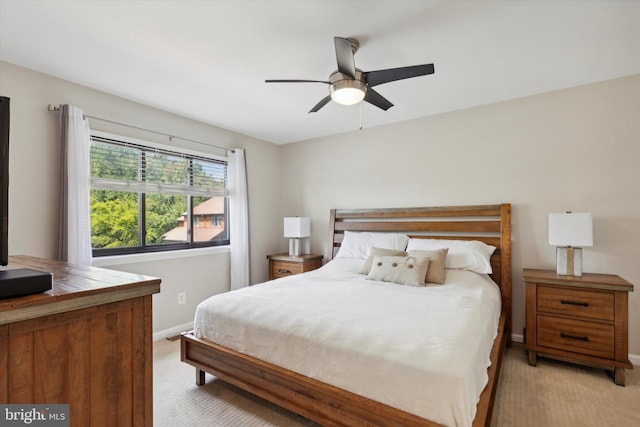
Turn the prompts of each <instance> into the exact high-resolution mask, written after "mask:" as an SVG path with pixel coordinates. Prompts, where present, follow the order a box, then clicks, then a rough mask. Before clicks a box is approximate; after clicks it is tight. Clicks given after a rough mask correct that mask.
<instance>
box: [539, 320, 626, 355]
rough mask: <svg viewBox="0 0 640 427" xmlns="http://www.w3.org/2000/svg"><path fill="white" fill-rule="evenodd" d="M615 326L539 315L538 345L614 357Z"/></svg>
mask: <svg viewBox="0 0 640 427" xmlns="http://www.w3.org/2000/svg"><path fill="white" fill-rule="evenodd" d="M614 336H615V334H614V326H613V325H607V324H603V323H595V322H587V321H583V320H573V319H565V318H561V317H555V316H545V315H538V333H537V337H536V338H537V345H538V346H543V347H551V348H559V349H563V350H567V351H572V352H576V353H583V354H589V355H593V356H597V357H604V358H607V359H613V358H614V357H615V353H614Z"/></svg>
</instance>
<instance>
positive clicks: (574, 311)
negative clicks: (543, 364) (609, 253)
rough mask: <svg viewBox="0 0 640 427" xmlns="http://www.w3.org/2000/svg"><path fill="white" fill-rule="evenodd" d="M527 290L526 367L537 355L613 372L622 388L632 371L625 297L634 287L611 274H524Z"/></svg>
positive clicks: (538, 271) (535, 272)
mask: <svg viewBox="0 0 640 427" xmlns="http://www.w3.org/2000/svg"><path fill="white" fill-rule="evenodd" d="M523 277H524V282H525V286H526V330H525V349H526V350H527V352H528V356H529V364H530V365H535V364H536V358H537V355H538V353H542V354H543V355H545V356H550V357H555V358H558V359H561V360H566V361H570V362H575V363H582V364H586V365H590V366H601V367H604V368H609V369H613V372H614V381H615V383H616V384H618V385H624V369H633V365H632V364H631V362H629V349H628V339H629V337H628V334H629V326H628V316H629V313H628V293H629V292H630V291H633V285H632V284H630V283H629V282H627V281H626V280H624V279H622V278H620V277H618V276H615V275H610V274H592V273H585V274H583V275H582V276H560V275H557V274H556V272H555V271H549V270H532V269H525V270H524V271H523Z"/></svg>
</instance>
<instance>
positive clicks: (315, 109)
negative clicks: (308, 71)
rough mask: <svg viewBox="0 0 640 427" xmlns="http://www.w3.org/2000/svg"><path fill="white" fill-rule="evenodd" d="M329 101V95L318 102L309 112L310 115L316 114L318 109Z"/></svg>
mask: <svg viewBox="0 0 640 427" xmlns="http://www.w3.org/2000/svg"><path fill="white" fill-rule="evenodd" d="M329 101H331V95H327V96H325V97H324V98H322V99H321V100H320V102H318V103H317V104H316V105H315V107H313V108H312V109H311V110H309V112H310V113H317V112H318V110H319V109H321V108H322V107H324V106H325V105H327V103H328V102H329Z"/></svg>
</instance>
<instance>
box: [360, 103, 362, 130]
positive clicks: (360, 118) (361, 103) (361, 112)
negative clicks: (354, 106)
mask: <svg viewBox="0 0 640 427" xmlns="http://www.w3.org/2000/svg"><path fill="white" fill-rule="evenodd" d="M360 130H362V102H360Z"/></svg>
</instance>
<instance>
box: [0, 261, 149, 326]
mask: <svg viewBox="0 0 640 427" xmlns="http://www.w3.org/2000/svg"><path fill="white" fill-rule="evenodd" d="M14 268H29V269H33V270H39V271H43V272H48V273H52V274H53V283H52V288H51V289H50V290H48V291H46V292H42V293H38V294H32V295H26V296H21V297H16V298H6V299H0V324H4V323H8V322H10V321H16V320H25V319H26V318H33V317H40V316H42V315H46V314H51V313H52V312H60V310H61V309H66V310H64V311H68V310H69V309H77V308H83V307H88V306H92V305H98V304H102V303H105V302H113V301H118V300H123V299H128V298H133V297H137V296H144V295H150V294H155V293H158V292H160V279H158V278H156V277H150V276H144V275H141V274H134V273H127V272H123V271H116V270H109V269H105V268H98V267H88V266H79V265H71V264H67V263H65V262H61V261H52V260H47V259H42V258H35V257H30V256H23V255H21V256H12V257H9V269H14Z"/></svg>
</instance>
